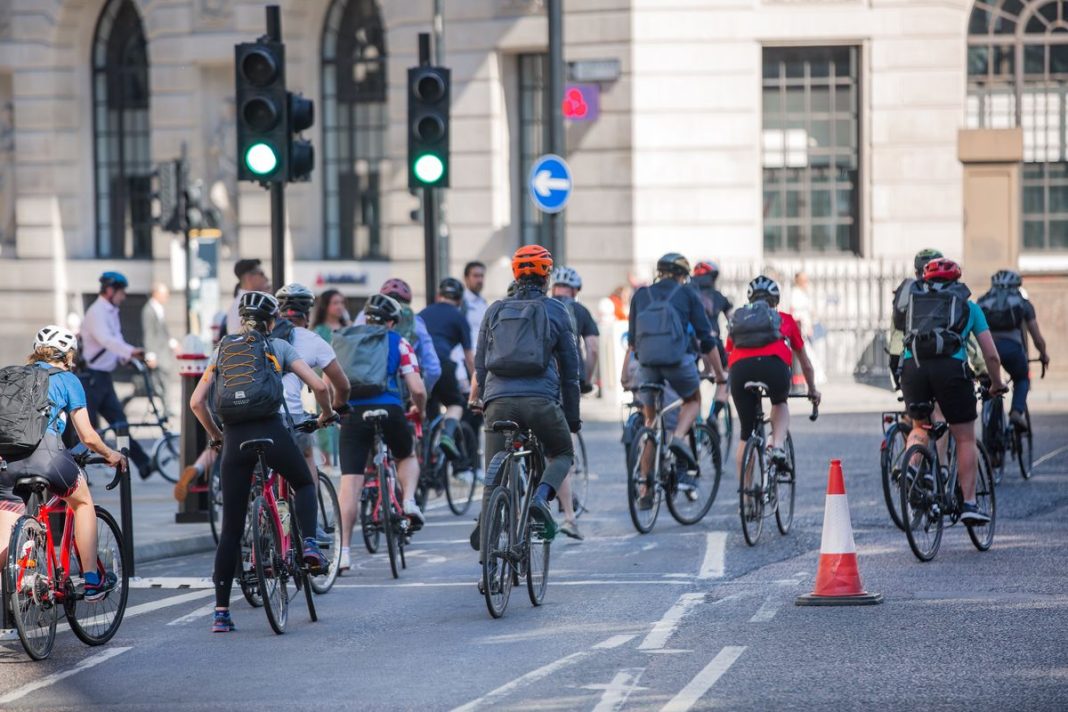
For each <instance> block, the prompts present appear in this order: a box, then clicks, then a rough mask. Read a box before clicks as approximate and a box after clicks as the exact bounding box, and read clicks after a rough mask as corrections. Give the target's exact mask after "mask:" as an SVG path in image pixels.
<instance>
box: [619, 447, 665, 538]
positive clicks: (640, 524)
mask: <svg viewBox="0 0 1068 712" xmlns="http://www.w3.org/2000/svg"><path fill="white" fill-rule="evenodd" d="M632 447H633V448H634V458H633V460H634V464H633V465H632V467H631V469H630V472H628V473H627V507H628V508H629V510H630V520H631V521H632V522H633V523H634V528H635V529H637V530H638V532H639V533H641V534H648V533H649V532H651V531H652V530H653V525H654V524H656V517H657V515H658V514H659V513H660V500H661V497H662V490H661V489H660V487H659V486H658V485H657V475H658V474H659V463H658V460H659V459H660V452H659V445H658V444H657V442H656V436H655V435H654V434H653V431H652V430H650V429H649V428H642V430H641V432H640V433H638V437H637V438H635V440H634V445H633V446H632ZM646 451H648V452H646ZM643 460H645V461H646V463H647V464H646V468H647V469H648V472H647V474H645V475H643V474H642V461H643ZM643 485H644V487H645V490H646V500H645V502H646V505H647V507H648V508H647V509H642V487H643Z"/></svg>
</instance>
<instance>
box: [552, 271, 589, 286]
mask: <svg viewBox="0 0 1068 712" xmlns="http://www.w3.org/2000/svg"><path fill="white" fill-rule="evenodd" d="M551 279H552V283H553V284H554V285H555V284H562V285H564V286H565V287H571V288H572V289H574V290H576V291H577V290H579V289H582V277H579V273H578V272H576V271H575V270H573V269H571V268H570V267H557V268H556V269H554V270H553V274H552V278H551Z"/></svg>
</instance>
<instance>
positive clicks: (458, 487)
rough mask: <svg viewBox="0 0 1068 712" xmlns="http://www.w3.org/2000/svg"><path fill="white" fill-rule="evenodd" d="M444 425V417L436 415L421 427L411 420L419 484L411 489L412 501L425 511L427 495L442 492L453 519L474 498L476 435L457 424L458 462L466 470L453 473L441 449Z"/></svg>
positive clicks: (448, 460) (461, 513) (476, 459)
mask: <svg viewBox="0 0 1068 712" xmlns="http://www.w3.org/2000/svg"><path fill="white" fill-rule="evenodd" d="M444 425H445V418H444V416H441V415H439V416H437V417H436V418H434V419H433V420H432V421H430V424H429V425H427V426H426V427H425V428H424V427H422V424H421V423H420V422H418V421H413V423H412V427H413V428H414V429H415V438H416V441H417V446H416V452H417V453H418V455H419V484H418V486H417V487H416V490H415V501H416V503H417V504H418V505H419V508H420V509H424V510H425V509H426V503H427V499H429V497H430V493H431V492H435V493H437V494H438V495H439V496H440V495H441V494H442V493H444V494H445V499H446V501H447V502H448V505H449V510H450V511H451V512H452V513H453V514H455V515H456V516H458V517H459V516H462V515H463V514H464V513H466V512H467V510H468V509H469V508H470V507H471V501H472V500H473V499H474V497H475V488H476V486H477V484H478V483H477V481H476V479H477V478H476V477H475V472H474V468H475V467H477V461H478V457H479V456H478V435H476V434H475V431H474V429H473V428H472V427H471V426H470V425H468V424H467V423H465V422H464V421H462V420H461V421H460V423H459V426H458V427H457V428H456V438H455V442H456V445H457V447H458V448H459V449H460V460H461V461H464V462H466V463H467V464H468V465H469V467H468V469H466V470H462V471H461V470H457V469H456V467H455V464H454V463H453V462H452V461H451V460H450V459H449V458H448V457H447V456H446V454H445V450H444V449H443V448H442V446H441V435H442V433H443V428H444Z"/></svg>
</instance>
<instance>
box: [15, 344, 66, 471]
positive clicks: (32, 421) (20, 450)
mask: <svg viewBox="0 0 1068 712" xmlns="http://www.w3.org/2000/svg"><path fill="white" fill-rule="evenodd" d="M62 370H63V369H61V368H48V369H44V368H41V367H39V366H35V365H32V364H30V365H26V366H8V367H7V368H2V369H0V455H3V456H4V457H21V456H25V455H29V454H30V453H32V452H33V451H34V450H36V449H37V446H38V445H39V444H40V442H41V439H42V438H44V435H45V431H46V430H47V429H48V426H49V424H50V421H49V415H50V412H51V409H52V402H51V401H50V400H48V379H49V377H50V376H51V375H52V374H54V373H60V372H61V371H62Z"/></svg>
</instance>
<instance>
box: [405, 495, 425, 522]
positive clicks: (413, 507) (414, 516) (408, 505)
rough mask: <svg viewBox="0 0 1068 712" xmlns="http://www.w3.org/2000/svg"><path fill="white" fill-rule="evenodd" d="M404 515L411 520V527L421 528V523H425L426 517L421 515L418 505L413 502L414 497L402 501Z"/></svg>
mask: <svg viewBox="0 0 1068 712" xmlns="http://www.w3.org/2000/svg"><path fill="white" fill-rule="evenodd" d="M404 516H406V517H408V518H409V519H411V520H412V525H413V529H422V527H423V525H424V524H426V517H425V516H423V512H422V511H421V510H420V509H419V505H418V504H416V503H415V500H414V499H411V500H408V501H407V502H405V503H404Z"/></svg>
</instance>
